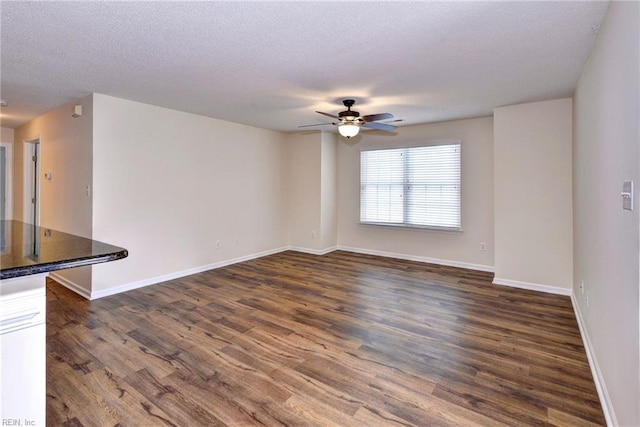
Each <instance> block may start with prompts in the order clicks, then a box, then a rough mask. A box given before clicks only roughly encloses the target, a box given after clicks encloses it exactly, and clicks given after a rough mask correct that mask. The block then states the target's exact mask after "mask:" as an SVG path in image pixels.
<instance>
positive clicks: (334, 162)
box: [320, 132, 339, 251]
mask: <svg viewBox="0 0 640 427" xmlns="http://www.w3.org/2000/svg"><path fill="white" fill-rule="evenodd" d="M321 140H322V141H321V153H320V158H321V165H320V175H321V176H320V245H321V246H320V247H321V249H322V251H327V250H330V249H335V248H336V246H337V244H338V218H337V215H338V204H337V203H338V194H337V192H338V143H339V142H338V136H337V134H335V133H332V132H322V134H321Z"/></svg>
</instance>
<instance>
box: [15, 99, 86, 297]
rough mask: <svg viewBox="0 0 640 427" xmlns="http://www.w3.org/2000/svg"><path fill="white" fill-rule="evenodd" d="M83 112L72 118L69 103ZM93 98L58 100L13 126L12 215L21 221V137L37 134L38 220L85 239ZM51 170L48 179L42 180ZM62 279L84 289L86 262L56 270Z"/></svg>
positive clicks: (22, 138)
mask: <svg viewBox="0 0 640 427" xmlns="http://www.w3.org/2000/svg"><path fill="white" fill-rule="evenodd" d="M76 104H82V106H83V115H82V116H81V117H79V118H73V117H71V111H72V107H73V105H76ZM92 116H93V113H92V97H91V96H87V97H85V98H82V99H80V100H78V101H76V102H73V103H70V104H67V105H63V106H62V107H59V108H56V109H55V110H52V111H50V112H48V113H46V114H44V115H42V116H40V117H37V118H35V119H34V120H32V121H30V122H29V123H27V124H25V125H23V126H21V127H19V128H17V129H16V130H15V135H14V150H13V160H14V161H13V172H14V173H13V177H14V181H13V190H14V191H13V219H16V220H19V221H23V220H24V215H23V211H24V209H23V206H24V204H23V201H24V173H25V172H24V170H25V169H24V142H25V141H30V140H33V139H36V138H40V171H41V174H40V225H41V226H43V227H48V228H52V229H54V230H59V231H63V232H67V233H72V234H76V235H79V236H83V237H87V238H90V237H91V235H92V227H91V210H92V198H91V195H87V193H86V186H87V185H91V182H92V141H91V139H92V131H91V128H92V120H93V119H92ZM46 172H50V173H51V174H52V179H51V180H46V179H44V174H45V173H46ZM56 275H58V276H59V277H61V278H62V279H61V280H68V281H71V282H72V283H75V284H76V285H77V286H79V287H80V288H81V289H84V290H88V289H89V288H90V283H91V269H90V268H89V267H84V268H76V269H71V270H64V271H59V272H56Z"/></svg>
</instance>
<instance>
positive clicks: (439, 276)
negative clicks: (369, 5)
mask: <svg viewBox="0 0 640 427" xmlns="http://www.w3.org/2000/svg"><path fill="white" fill-rule="evenodd" d="M492 279H493V277H492V275H491V274H490V273H486V272H478V271H472V270H464V269H458V268H454V267H446V266H438V265H432V264H425V263H418V262H411V261H402V260H396V259H389V258H383V257H377V256H372V255H361V254H353V253H349V252H342V251H335V252H332V253H330V254H327V255H323V256H317V255H311V254H305V253H299V252H283V253H279V254H275V255H271V256H267V257H263V258H259V259H254V260H251V261H247V262H243V263H239V264H234V265H230V266H227V267H223V268H219V269H216V270H211V271H206V272H203V273H199V274H195V275H192V276H188V277H184V278H181V279H175V280H171V281H169V282H165V283H162V284H158V285H154V286H150V287H147V288H142V289H138V290H134V291H130V292H126V293H123V294H119V295H114V296H110V297H105V298H102V299H99V300H97V301H86V300H84V299H82V298H81V297H79V296H77V295H75V294H73V293H72V292H70V291H68V290H66V289H65V288H63V287H62V286H60V285H58V284H57V283H55V282H54V281H52V280H49V281H48V291H47V303H48V316H47V345H48V347H47V350H48V355H47V424H48V425H51V426H59V425H62V426H91V425H96V426H101V427H102V426H125V425H132V426H135V425H139V426H145V427H146V426H163V425H169V426H171V425H174V426H254V425H263V426H264V425H266V426H367V427H369V426H426V425H428V426H456V427H466V426H573V425H575V426H578V425H585V426H594V425H604V424H605V420H604V416H603V413H602V409H601V406H600V402H599V400H598V396H597V392H596V389H595V385H594V383H593V378H592V376H591V372H590V369H589V364H588V360H587V358H586V353H585V350H584V347H583V345H582V341H581V336H580V332H579V329H578V326H577V322H576V319H575V316H574V314H573V308H572V305H571V301H570V299H569V298H568V297H565V296H559V295H550V294H543V293H539V292H534V291H528V290H522V289H514V288H508V287H502V286H494V285H493V284H492Z"/></svg>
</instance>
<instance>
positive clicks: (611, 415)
mask: <svg viewBox="0 0 640 427" xmlns="http://www.w3.org/2000/svg"><path fill="white" fill-rule="evenodd" d="M571 303H572V304H573V312H574V313H575V315H576V320H577V321H578V327H579V329H580V335H581V336H582V343H583V344H584V348H585V350H586V352H587V359H588V360H589V367H590V368H591V375H592V376H593V382H594V383H595V384H596V390H597V391H598V397H599V398H600V404H601V405H602V412H604V418H605V420H606V421H607V425H608V426H612V427H613V426H617V425H619V424H618V420H617V419H616V414H615V412H614V410H613V403H612V402H611V397H609V393H608V392H607V387H606V385H605V382H604V376H603V375H602V371H601V370H600V365H598V359H596V354H595V352H594V350H593V346H592V345H591V339H590V338H589V334H588V333H587V327H586V324H585V322H584V318H583V317H582V313H581V312H580V306H579V305H578V301H577V300H576V296H575V294H574V293H573V292H571Z"/></svg>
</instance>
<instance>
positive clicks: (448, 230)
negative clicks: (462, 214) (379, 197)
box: [359, 221, 462, 233]
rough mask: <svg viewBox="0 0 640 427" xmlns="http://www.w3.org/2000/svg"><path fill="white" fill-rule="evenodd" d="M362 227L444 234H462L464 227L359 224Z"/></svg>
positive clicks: (379, 223) (385, 223) (381, 223)
mask: <svg viewBox="0 0 640 427" xmlns="http://www.w3.org/2000/svg"><path fill="white" fill-rule="evenodd" d="M359 224H360V225H366V226H373V227H389V228H397V229H409V230H411V229H412V230H424V231H438V232H442V233H462V227H459V228H458V227H430V226H426V225H413V224H394V223H389V222H362V221H360V222H359Z"/></svg>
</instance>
